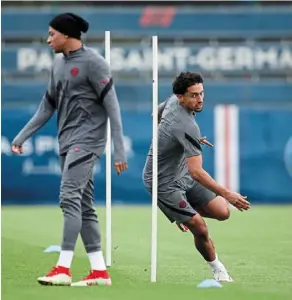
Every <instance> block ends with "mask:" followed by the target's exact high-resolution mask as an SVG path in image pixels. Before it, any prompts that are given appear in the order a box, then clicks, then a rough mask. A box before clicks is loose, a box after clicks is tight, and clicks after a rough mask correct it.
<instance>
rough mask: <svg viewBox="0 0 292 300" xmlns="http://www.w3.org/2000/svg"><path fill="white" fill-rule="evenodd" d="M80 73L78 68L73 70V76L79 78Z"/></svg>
mask: <svg viewBox="0 0 292 300" xmlns="http://www.w3.org/2000/svg"><path fill="white" fill-rule="evenodd" d="M78 73H79V69H78V68H72V69H71V75H72V76H77V75H78Z"/></svg>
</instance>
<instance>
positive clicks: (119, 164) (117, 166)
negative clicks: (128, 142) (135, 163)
mask: <svg viewBox="0 0 292 300" xmlns="http://www.w3.org/2000/svg"><path fill="white" fill-rule="evenodd" d="M115 169H116V172H117V174H118V175H120V173H121V172H123V171H125V170H127V169H128V164H127V163H125V162H115Z"/></svg>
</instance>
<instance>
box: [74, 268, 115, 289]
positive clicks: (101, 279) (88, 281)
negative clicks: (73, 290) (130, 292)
mask: <svg viewBox="0 0 292 300" xmlns="http://www.w3.org/2000/svg"><path fill="white" fill-rule="evenodd" d="M111 284H112V281H111V278H110V276H109V274H108V271H107V270H104V271H98V270H92V271H91V272H90V274H89V275H88V276H86V277H85V278H84V279H82V280H81V281H78V282H74V283H72V284H71V286H90V285H111Z"/></svg>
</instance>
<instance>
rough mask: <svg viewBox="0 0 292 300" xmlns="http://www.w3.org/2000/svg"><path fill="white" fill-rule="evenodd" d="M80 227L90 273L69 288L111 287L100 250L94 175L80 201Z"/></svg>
mask: <svg viewBox="0 0 292 300" xmlns="http://www.w3.org/2000/svg"><path fill="white" fill-rule="evenodd" d="M81 209H82V227H81V232H80V235H81V239H82V242H83V245H84V248H85V250H86V253H87V255H88V258H89V261H90V267H91V272H90V274H89V275H88V276H86V277H85V278H84V279H83V280H81V281H79V282H75V283H72V284H71V286H90V285H111V278H110V276H109V274H108V272H107V270H106V266H105V262H104V258H103V253H102V250H101V232H100V226H99V222H98V218H97V215H96V211H95V208H94V175H93V172H92V175H91V178H90V180H89V182H88V184H87V186H86V188H85V189H84V192H83V195H82V201H81Z"/></svg>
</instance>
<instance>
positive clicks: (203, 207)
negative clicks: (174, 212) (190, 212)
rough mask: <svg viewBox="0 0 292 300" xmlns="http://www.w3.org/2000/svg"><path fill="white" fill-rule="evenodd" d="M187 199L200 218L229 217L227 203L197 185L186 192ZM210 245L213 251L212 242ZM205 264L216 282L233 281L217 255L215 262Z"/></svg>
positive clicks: (219, 218)
mask: <svg viewBox="0 0 292 300" xmlns="http://www.w3.org/2000/svg"><path fill="white" fill-rule="evenodd" d="M187 199H188V201H189V203H190V204H191V205H192V207H193V208H194V209H195V210H196V211H197V212H198V213H199V214H200V215H201V216H202V217H207V218H212V219H216V220H220V221H223V220H227V219H228V218H229V216H230V210H229V206H228V203H227V201H226V200H225V199H224V198H222V197H221V196H216V194H215V193H213V192H211V191H210V190H208V189H207V188H205V187H204V186H202V185H201V184H199V183H195V184H194V186H193V187H192V188H191V189H190V190H189V191H188V192H187ZM211 241H212V239H211ZM212 244H213V247H214V249H215V245H214V242H213V241H212ZM207 263H208V264H209V265H210V266H211V268H212V271H213V274H214V278H215V279H216V280H217V281H227V282H230V281H233V280H232V278H231V277H230V276H229V274H228V272H227V270H226V268H225V266H224V265H223V263H222V262H221V261H220V260H219V259H218V255H217V253H216V258H215V260H214V261H211V262H207Z"/></svg>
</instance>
